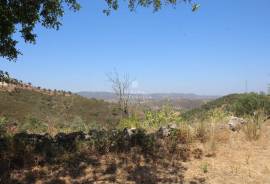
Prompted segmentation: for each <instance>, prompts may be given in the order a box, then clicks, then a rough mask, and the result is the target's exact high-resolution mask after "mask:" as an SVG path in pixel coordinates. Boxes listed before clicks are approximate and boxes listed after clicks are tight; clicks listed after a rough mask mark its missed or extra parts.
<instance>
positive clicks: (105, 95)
mask: <svg viewBox="0 0 270 184" xmlns="http://www.w3.org/2000/svg"><path fill="white" fill-rule="evenodd" d="M77 94H78V95H81V96H83V97H86V98H96V99H102V100H105V101H115V100H116V99H117V97H116V96H115V94H114V93H112V92H89V91H83V92H78V93H77ZM131 97H132V98H134V99H136V98H138V99H144V100H165V99H169V100H179V99H189V100H213V99H216V98H219V96H204V95H196V94H192V93H149V94H131Z"/></svg>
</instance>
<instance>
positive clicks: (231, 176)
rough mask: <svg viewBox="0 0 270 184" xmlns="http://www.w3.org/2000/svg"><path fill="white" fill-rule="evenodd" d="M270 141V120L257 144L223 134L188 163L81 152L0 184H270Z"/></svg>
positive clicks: (194, 151) (199, 147)
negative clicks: (60, 161)
mask: <svg viewBox="0 0 270 184" xmlns="http://www.w3.org/2000/svg"><path fill="white" fill-rule="evenodd" d="M269 138H270V122H267V123H266V124H265V125H264V127H263V132H262V136H261V137H260V139H259V140H257V141H253V142H249V141H247V140H246V138H245V135H244V134H243V132H239V133H237V132H231V131H229V130H221V131H220V132H219V133H218V134H217V136H216V138H215V142H214V143H213V142H211V141H210V142H207V143H204V144H202V143H194V144H193V145H192V146H191V147H192V148H191V149H190V156H188V159H187V160H186V161H183V159H180V157H179V155H175V156H171V157H166V158H164V157H160V158H155V159H153V158H151V157H145V156H143V155H141V154H138V153H140V151H138V150H136V148H134V150H133V151H131V152H130V153H129V154H126V153H119V154H117V153H110V154H106V155H91V154H90V153H88V152H81V153H80V154H77V155H74V157H72V158H68V159H65V156H66V155H62V157H63V159H64V160H69V161H68V162H65V163H64V164H62V163H59V164H57V163H54V164H47V163H44V164H38V165H36V166H33V167H28V168H24V169H17V170H16V169H14V170H12V173H9V174H10V175H9V177H10V178H11V179H9V180H4V179H2V180H0V183H3V184H8V183H12V184H13V183H27V184H28V183H35V184H43V183H48V184H49V183H50V184H73V183H75V184H77V183H78V184H81V183H83V184H87V183H93V184H102V183H104V184H105V183H121V184H122V183H123V184H155V183H168V184H169V183H171V184H181V183H183V184H208V183H209V184H268V183H270V141H269ZM182 156H183V155H182ZM182 156H181V157H182ZM33 159H38V158H33Z"/></svg>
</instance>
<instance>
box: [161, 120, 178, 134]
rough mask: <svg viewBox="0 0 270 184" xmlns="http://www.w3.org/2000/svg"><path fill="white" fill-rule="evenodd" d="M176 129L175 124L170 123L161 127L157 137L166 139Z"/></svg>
mask: <svg viewBox="0 0 270 184" xmlns="http://www.w3.org/2000/svg"><path fill="white" fill-rule="evenodd" d="M175 129H177V125H176V124H175V123H170V124H168V125H167V126H163V127H161V128H160V129H159V130H158V131H157V135H158V136H159V137H168V136H169V135H170V134H171V132H172V131H173V130H175Z"/></svg>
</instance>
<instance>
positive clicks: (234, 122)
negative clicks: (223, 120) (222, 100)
mask: <svg viewBox="0 0 270 184" xmlns="http://www.w3.org/2000/svg"><path fill="white" fill-rule="evenodd" d="M246 123H247V121H245V120H244V119H242V118H238V117H234V116H232V117H231V118H230V120H229V123H228V126H229V129H230V130H232V131H234V132H235V131H237V132H239V131H240V130H241V128H242V127H243V126H244V125H245V124H246Z"/></svg>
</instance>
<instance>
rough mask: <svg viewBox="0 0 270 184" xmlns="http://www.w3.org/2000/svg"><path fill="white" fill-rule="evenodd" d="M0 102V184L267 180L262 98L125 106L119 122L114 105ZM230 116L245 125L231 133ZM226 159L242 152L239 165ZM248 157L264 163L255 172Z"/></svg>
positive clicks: (43, 99)
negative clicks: (193, 105) (188, 105)
mask: <svg viewBox="0 0 270 184" xmlns="http://www.w3.org/2000/svg"><path fill="white" fill-rule="evenodd" d="M0 98H1V104H0V109H1V118H0V131H1V137H0V147H1V149H0V150H1V151H0V173H1V174H0V178H1V180H0V183H147V184H148V183H226V181H230V183H239V182H240V183H253V182H255V181H256V182H258V183H265V182H266V181H270V180H269V177H268V176H269V174H270V165H269V164H267V161H269V158H270V157H269V158H268V160H267V152H266V150H268V149H269V148H268V147H269V143H268V142H266V141H267V139H268V138H269V136H270V134H269V133H270V128H269V123H268V122H267V117H268V116H269V114H270V98H269V96H266V95H258V94H255V93H250V94H234V95H229V96H225V97H222V98H220V99H217V100H214V101H211V102H209V103H207V104H205V105H202V106H201V107H200V108H197V109H194V110H191V111H187V112H181V111H178V110H175V109H173V108H171V107H170V106H164V107H162V108H161V109H160V110H150V109H149V110H146V109H143V110H140V109H137V108H133V107H132V106H131V107H130V113H129V115H128V116H122V118H120V116H119V113H120V112H119V110H118V109H117V105H116V104H110V103H107V102H104V101H100V100H94V99H92V100H89V99H86V98H83V97H80V96H77V95H72V96H68V97H67V96H49V95H45V94H41V93H37V92H33V91H29V90H18V91H15V92H5V91H0ZM230 116H237V117H242V118H243V119H245V121H246V122H247V123H246V124H244V125H243V127H242V128H241V129H239V131H236V132H233V131H231V130H229V128H228V127H227V124H228V121H229V119H230ZM247 146H248V149H250V151H249V152H246V151H244V149H246V147H247ZM267 146H268V147H267ZM236 147H237V148H236ZM237 149H238V150H237ZM253 149H254V150H253ZM268 151H269V150H268ZM225 152H228V155H224V154H225ZM259 152H260V153H259ZM230 154H239V155H240V157H241V156H243V155H242V154H250V155H247V156H246V158H245V165H244V166H243V163H240V162H239V159H240V158H238V157H235V156H234V155H231V158H230V157H229V155H230ZM252 154H253V155H252ZM256 154H261V157H263V159H266V160H265V163H264V166H262V167H264V168H260V169H259V170H256V171H255V170H254V169H255V168H256V167H258V165H257V164H256V162H259V161H258V160H257V159H259V158H260V157H259V156H258V158H257V157H256V156H257V155H256ZM222 159H231V160H226V162H225V161H224V160H222ZM240 160H241V159H240ZM218 163H219V164H221V166H220V167H219V165H218ZM268 163H269V162H268ZM222 164H223V165H222ZM261 170H262V171H261ZM259 171H261V172H264V173H265V174H264V173H262V175H260V174H259V173H258V172H259ZM219 178H223V179H226V181H224V180H221V179H219ZM232 178H233V179H232ZM258 178H259V179H258Z"/></svg>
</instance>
